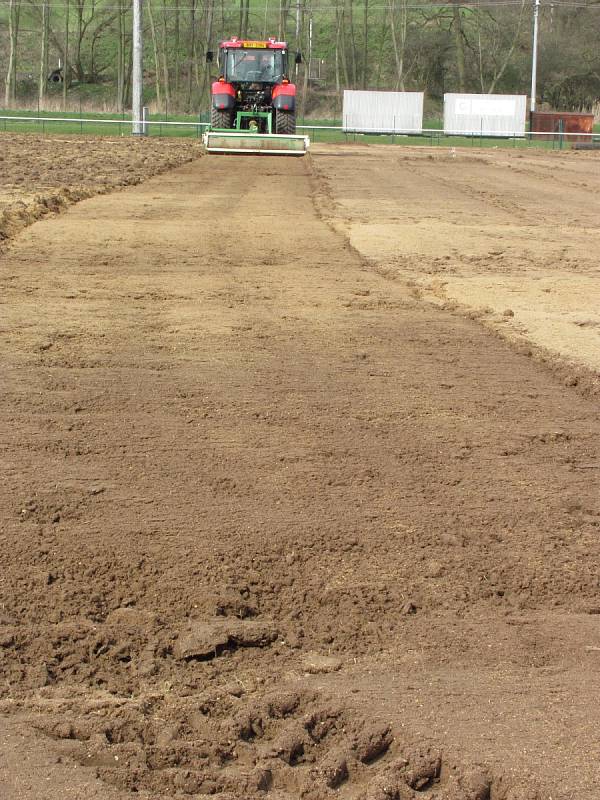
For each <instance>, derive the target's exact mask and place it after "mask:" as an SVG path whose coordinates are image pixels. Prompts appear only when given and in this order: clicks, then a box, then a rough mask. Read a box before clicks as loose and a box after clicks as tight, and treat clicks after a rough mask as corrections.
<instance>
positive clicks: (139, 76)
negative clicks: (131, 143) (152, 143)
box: [131, 0, 144, 136]
mask: <svg viewBox="0 0 600 800" xmlns="http://www.w3.org/2000/svg"><path fill="white" fill-rule="evenodd" d="M142 10H143V0H133V53H132V59H133V65H132V67H133V68H132V71H131V82H132V87H131V99H132V104H131V121H132V123H133V127H132V131H131V132H132V133H133V135H134V136H142V135H143V134H144V125H143V122H142V114H143V99H142V89H143V83H144V77H143V76H144V72H143V70H144V64H143V52H142Z"/></svg>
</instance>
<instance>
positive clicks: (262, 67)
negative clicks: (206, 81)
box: [225, 48, 283, 83]
mask: <svg viewBox="0 0 600 800" xmlns="http://www.w3.org/2000/svg"><path fill="white" fill-rule="evenodd" d="M225 77H226V78H227V80H228V81H233V82H237V83H244V82H246V83H255V82H256V83H280V82H281V79H282V78H283V51H282V50H267V49H265V50H259V49H253V50H244V49H242V48H236V49H235V50H234V49H233V48H232V49H231V50H228V51H227V58H226V61H225Z"/></svg>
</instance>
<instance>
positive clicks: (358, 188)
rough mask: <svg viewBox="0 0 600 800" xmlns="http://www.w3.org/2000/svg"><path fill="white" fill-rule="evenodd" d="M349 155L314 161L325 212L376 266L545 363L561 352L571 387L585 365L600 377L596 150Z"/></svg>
mask: <svg viewBox="0 0 600 800" xmlns="http://www.w3.org/2000/svg"><path fill="white" fill-rule="evenodd" d="M358 152H361V150H360V149H359V151H358ZM350 154H352V157H350V158H348V157H345V156H348V155H350ZM356 154H357V149H356V147H354V148H349V147H346V148H345V149H342V148H338V151H337V152H336V153H335V156H336V158H335V160H334V159H332V158H328V157H327V153H326V151H325V152H322V153H319V154H318V155H319V156H320V157H319V158H318V160H317V161H316V163H317V164H318V167H319V172H320V174H321V175H322V177H323V178H324V181H325V183H324V188H325V189H326V190H328V191H327V194H328V203H327V204H326V207H325V209H324V211H325V213H326V214H327V215H328V216H330V217H331V219H332V221H333V222H334V223H335V225H336V228H337V229H338V230H340V231H341V232H342V233H343V234H344V235H345V236H347V237H348V239H349V240H350V242H351V243H352V245H353V246H354V247H356V248H357V250H358V251H359V252H360V253H362V254H363V255H364V256H366V257H367V258H368V259H369V260H370V261H371V262H372V264H373V265H374V266H375V267H376V268H377V269H378V270H380V271H382V272H383V273H384V274H386V275H387V276H388V277H397V278H400V279H401V280H404V281H405V282H407V281H408V282H409V283H410V284H412V286H413V292H414V294H415V295H416V296H418V297H423V298H425V299H427V300H428V301H430V302H433V303H435V304H438V305H442V306H443V307H444V308H447V309H451V308H459V309H463V310H468V311H469V312H470V313H471V315H473V316H475V315H476V316H477V317H478V318H479V319H480V321H482V322H484V324H486V325H487V326H489V327H490V328H492V329H493V330H496V331H497V332H498V333H500V334H501V335H502V336H505V337H508V338H510V339H512V340H517V341H522V342H527V343H530V344H533V345H534V346H535V349H536V350H537V351H538V352H541V351H544V350H545V351H547V356H548V357H549V358H550V360H555V361H556V359H555V358H554V359H553V358H552V357H553V356H557V355H558V356H560V358H561V359H562V360H563V362H564V366H565V367H566V366H567V365H571V367H572V368H571V369H570V370H567V372H566V377H567V378H569V379H570V380H571V383H573V382H575V381H576V380H577V379H578V378H582V382H586V381H585V379H583V376H582V375H580V374H579V369H578V367H580V366H581V365H583V366H584V367H589V368H591V370H592V373H593V375H594V376H597V375H598V373H600V310H599V309H600V280H599V278H600V264H599V261H598V252H600V228H599V227H598V219H600V199H599V198H598V193H597V192H596V190H595V187H596V186H597V185H598V181H599V180H600V159H599V158H598V156H597V154H595V153H585V152H570V153H558V152H556V153H543V152H540V151H531V152H520V153H516V152H514V151H511V150H510V149H505V150H497V151H492V150H487V151H486V150H475V151H472V150H471V151H470V150H467V149H463V150H460V149H458V150H448V148H439V149H438V148H422V149H420V150H415V149H413V150H407V149H405V148H378V149H376V150H375V149H373V148H362V152H361V157H360V159H357V158H356V157H355V156H356ZM587 378H588V379H589V378H590V376H589V375H588V376H587ZM592 384H593V385H594V386H595V388H596V389H597V388H598V382H597V380H592Z"/></svg>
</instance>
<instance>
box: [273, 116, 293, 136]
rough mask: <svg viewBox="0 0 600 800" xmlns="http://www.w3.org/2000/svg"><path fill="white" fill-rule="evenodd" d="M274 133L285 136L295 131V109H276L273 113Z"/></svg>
mask: <svg viewBox="0 0 600 800" xmlns="http://www.w3.org/2000/svg"><path fill="white" fill-rule="evenodd" d="M275 133H283V134H286V135H287V136H290V135H293V134H295V133H296V112H295V111H277V113H276V114H275Z"/></svg>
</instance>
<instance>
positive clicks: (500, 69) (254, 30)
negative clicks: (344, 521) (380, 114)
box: [0, 0, 600, 118]
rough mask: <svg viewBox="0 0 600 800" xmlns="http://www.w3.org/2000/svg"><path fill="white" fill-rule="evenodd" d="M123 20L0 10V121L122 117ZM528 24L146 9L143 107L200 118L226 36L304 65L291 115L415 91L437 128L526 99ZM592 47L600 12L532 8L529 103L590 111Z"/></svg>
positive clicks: (482, 13) (242, 9)
mask: <svg viewBox="0 0 600 800" xmlns="http://www.w3.org/2000/svg"><path fill="white" fill-rule="evenodd" d="M131 16H132V13H131V2H130V1H129V0H0V71H1V73H0V74H2V75H3V76H4V105H5V107H6V108H19V107H20V108H32V107H39V108H46V109H53V110H57V109H59V108H61V107H62V108H63V109H65V110H68V109H71V108H74V107H76V106H77V105H78V104H79V105H82V106H85V108H86V109H91V108H94V109H96V110H114V111H123V110H125V109H126V108H127V107H128V105H129V104H130V102H131V98H130V83H131V81H130V77H131V25H132V21H131ZM532 20H533V6H532V0H527V2H525V0H497V1H496V2H490V1H488V2H486V0H483V1H482V2H481V3H479V4H476V5H463V4H461V3H458V2H454V1H453V0H450V2H447V3H444V4H439V3H433V2H423V0H413V1H412V2H410V0H383V1H382V0H304V2H302V3H301V4H300V3H298V4H296V3H295V2H292V0H237V1H236V2H232V1H231V0H146V2H145V3H144V57H145V96H144V98H145V99H144V102H145V103H146V104H148V105H150V107H151V108H152V109H153V110H156V111H168V112H172V113H177V112H181V113H183V112H185V113H198V112H200V111H203V110H206V109H207V108H208V96H209V83H210V80H211V79H212V78H214V77H215V70H216V66H215V64H214V63H213V64H208V65H207V64H206V62H205V53H206V51H207V49H211V50H216V49H217V46H218V42H219V40H221V39H223V38H228V37H229V36H231V35H236V34H237V35H241V36H242V37H244V38H265V37H267V36H276V37H277V38H278V39H284V40H286V41H288V42H289V45H290V50H291V51H292V52H294V51H296V50H300V51H301V52H302V54H303V58H304V63H303V64H302V65H301V66H300V67H299V69H298V73H297V74H295V72H293V73H292V75H291V76H290V77H291V78H292V79H294V80H295V81H296V82H297V83H298V84H299V87H300V92H301V114H302V115H304V114H307V115H312V116H313V117H314V116H321V117H328V118H332V117H335V116H339V113H340V109H341V95H342V92H343V89H345V88H348V89H396V90H398V89H399V90H424V91H425V92H426V97H427V106H426V108H427V111H428V113H429V114H434V115H435V112H436V109H438V110H439V107H440V104H441V98H442V96H443V94H444V92H449V91H461V92H463V91H467V92H499V93H511V94H512V93H518V94H528V93H529V87H530V75H531V35H532ZM599 40H600V2H594V3H585V4H577V3H576V2H575V0H573V2H559V3H553V4H551V3H549V2H543V3H542V5H541V11H540V54H539V67H538V100H539V101H540V102H542V103H545V104H547V105H548V106H550V107H553V108H556V109H560V110H590V109H592V108H596V109H597V104H598V99H599V98H600V48H599V47H598V42H599ZM59 65H60V66H61V68H62V71H61V73H60V76H59V74H58V73H57V72H54V75H55V79H56V80H57V82H56V83H52V82H50V81H49V80H48V78H49V76H50V75H51V74H52V73H53V71H56V70H58V68H59ZM292 69H293V70H295V68H293V67H292ZM58 77H64V80H62V81H60V80H58V79H57V78H58Z"/></svg>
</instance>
